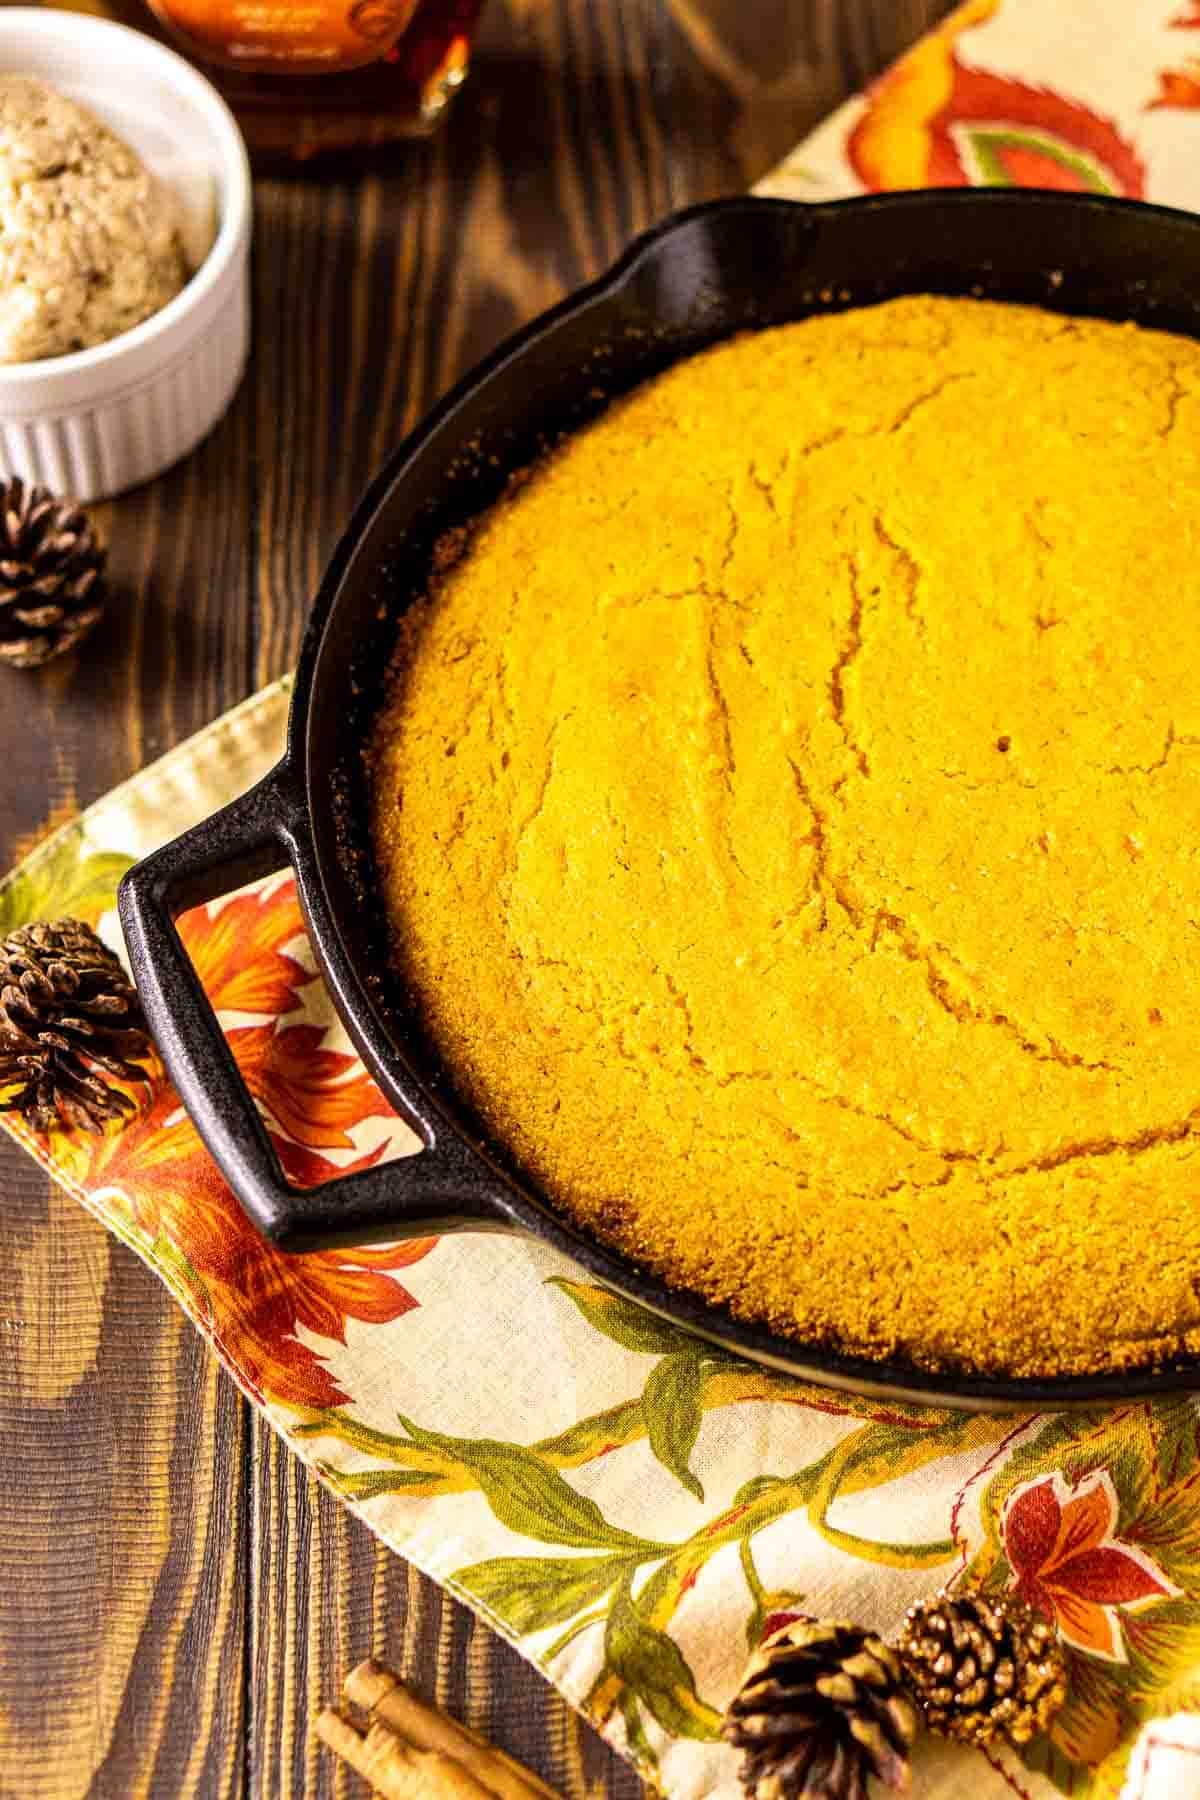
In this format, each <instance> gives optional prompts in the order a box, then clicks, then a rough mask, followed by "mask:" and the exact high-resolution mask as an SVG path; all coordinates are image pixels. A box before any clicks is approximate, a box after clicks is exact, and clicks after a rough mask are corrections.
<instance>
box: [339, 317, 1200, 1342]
mask: <svg viewBox="0 0 1200 1800" xmlns="http://www.w3.org/2000/svg"><path fill="white" fill-rule="evenodd" d="M1198 493H1200V345H1197V344H1195V343H1192V342H1191V341H1189V340H1186V339H1178V338H1173V337H1169V336H1166V335H1164V334H1160V333H1154V332H1150V331H1145V330H1140V329H1137V328H1135V327H1133V326H1124V325H1113V324H1109V323H1106V322H1101V321H1091V320H1080V319H1069V318H1063V317H1061V316H1056V315H1051V314H1048V313H1042V312H1039V311H1036V310H1033V309H1026V308H1018V307H1005V306H998V305H992V304H988V303H985V302H980V301H970V300H947V299H934V298H922V297H918V298H909V299H902V300H896V301H892V302H889V303H887V304H885V305H882V306H879V307H875V308H871V309H868V310H863V311H857V312H849V313H845V314H842V315H839V316H836V317H822V318H814V319H810V320H806V321H804V322H802V323H799V324H796V325H792V326H785V327H782V328H779V329H775V330H770V331H764V332H761V333H758V334H756V335H753V336H748V337H743V338H740V339H737V340H735V341H733V342H730V343H728V344H725V345H722V346H719V347H718V348H716V349H714V350H711V351H708V352H706V353H704V354H703V355H701V356H698V357H696V358H693V359H692V360H690V361H688V362H687V363H684V364H681V365H679V366H678V367H676V368H674V369H672V370H670V371H669V372H668V373H666V374H665V375H663V376H661V377H659V378H658V379H657V380H655V381H653V382H651V383H649V384H648V385H647V386H645V387H643V388H641V389H639V390H638V391H636V392H635V393H634V394H632V395H631V396H630V397H628V398H627V399H625V400H623V401H621V402H619V403H617V404H615V405H614V406H612V407H611V408H610V409H609V410H608V411H607V412H606V413H605V414H604V416H603V417H602V418H601V419H600V420H599V421H598V422H596V423H595V424H593V425H592V426H590V427H589V428H588V429H586V430H585V431H582V432H580V433H579V434H577V435H576V436H574V437H573V438H571V439H570V440H568V441H567V442H566V443H565V444H564V445H563V446H562V447H561V448H560V449H559V450H557V451H556V452H555V453H553V454H552V455H551V456H549V457H548V458H546V459H545V461H544V462H543V463H542V464H541V465H540V466H539V467H538V468H536V469H535V470H534V471H533V472H532V473H530V474H529V475H528V476H527V477H526V478H525V479H523V480H522V481H521V483H520V484H519V485H517V486H516V487H515V488H514V490H513V492H512V494H511V495H510V496H509V497H508V498H507V499H506V500H504V501H503V502H502V503H501V504H499V505H498V506H496V507H495V508H494V509H493V510H492V511H491V512H490V513H488V514H487V515H486V516H485V517H484V518H483V519H482V520H481V521H480V522H479V524H478V526H477V528H476V530H475V533H474V536H473V538H472V540H471V542H470V543H469V545H468V546H467V548H466V550H465V553H464V554H463V555H462V556H461V558H460V559H459V560H458V561H457V562H456V563H454V565H453V566H452V567H450V568H449V569H447V570H446V571H445V572H444V573H443V574H442V575H441V576H440V577H439V579H438V580H437V582H436V583H435V585H434V589H433V591H432V592H431V593H430V595H429V597H428V598H427V600H426V601H424V602H423V603H422V604H420V605H419V606H418V607H416V608H415V609H414V610H413V611H412V612H411V613H410V614H409V615H408V618H407V619H406V621H405V626H404V629H403V631H402V641H401V644H400V646H399V649H398V652H397V657H396V663H395V668H394V671H393V674H392V677H391V681H390V684H389V689H388V695H387V698H386V701H385V704H384V706H383V708H382V709H381V712H380V714H379V717H378V720H377V723H376V726H375V729H374V733H373V738H372V742H371V745H370V748H369V751H368V767H369V776H370V785H371V808H372V832H373V839H374V845H375V851H376V859H377V866H378V873H379V878H380V880H381V882H382V884H383V893H384V896H385V900H386V905H387V910H388V915H389V918H390V921H391V924H392V928H393V934H394V954H395V959H396V963H397V967H398V969H399V970H400V972H401V974H402V975H403V977H404V979H405V981H406V982H407V984H408V985H409V987H410V989H411V990H412V991H413V992H414V994H415V996H416V998H417V1000H418V1002H419V1004H420V1006H421V1008H422V1009H423V1012H424V1016H425V1017H426V1019H427V1021H428V1026H429V1029H430V1031H431V1034H432V1036H433V1038H434V1040H435V1042H436V1043H437V1044H438V1046H439V1047H440V1049H441V1051H442V1053H443V1054H444V1056H445V1058H446V1060H447V1062H448V1064H449V1065H450V1067H451V1068H453V1069H454V1070H455V1071H456V1073H457V1075H458V1078H459V1079H460V1081H461V1083H462V1085H463V1087H464V1089H465V1091H466V1092H467V1093H468V1094H469V1095H470V1097H471V1099H472V1100H473V1102H474V1103H475V1105H476V1106H477V1107H478V1109H479V1111H480V1113H481V1115H482V1116H483V1117H484V1119H485V1120H486V1121H487V1122H488V1124H489V1126H490V1128H491V1129H493V1130H494V1132H495V1133H496V1135H497V1137H498V1138H499V1139H501V1140H502V1141H503V1142H505V1143H506V1144H507V1145H508V1146H509V1147H510V1148H511V1150H512V1151H513V1152H514V1153H515V1154H516V1156H517V1157H518V1158H519V1159H520V1160H521V1162H522V1163H523V1165H524V1166H525V1167H526V1169H527V1170H528V1171H529V1172H530V1174H531V1175H532V1177H533V1178H534V1179H535V1180H537V1181H538V1182H539V1183H540V1184H541V1185H542V1186H543V1188H544V1189H545V1191H546V1192H547V1193H548V1194H549V1195H550V1196H551V1197H552V1198H553V1199H554V1201H555V1203H556V1204H557V1205H559V1206H560V1207H561V1208H562V1210H563V1211H564V1212H565V1213H567V1214H569V1215H571V1216H572V1217H573V1218H574V1219H575V1220H577V1221H578V1222H579V1223H580V1224H581V1225H582V1226H584V1227H585V1228H586V1229H588V1230H589V1231H590V1232H592V1233H594V1234H595V1235H596V1236H598V1237H600V1238H602V1239H604V1240H605V1241H607V1242H608V1243H610V1244H614V1245H616V1246H617V1247H619V1248H620V1249H621V1250H623V1251H625V1252H626V1253H628V1254H629V1255H631V1256H632V1257H634V1258H635V1259H636V1260H637V1261H638V1262H640V1263H641V1264H643V1265H644V1266H646V1267H647V1268H649V1269H652V1270H653V1271H655V1272H656V1273H657V1274H658V1275H660V1276H662V1277H664V1278H665V1279H666V1280H667V1281H669V1282H670V1283H672V1284H674V1285H676V1286H679V1287H683V1288H688V1289H692V1290H694V1291H696V1292H698V1293H701V1294H703V1295H705V1296H706V1297H707V1298H709V1299H710V1300H712V1301H715V1302H717V1303H720V1304H723V1305H726V1306H728V1307H729V1308H730V1309H731V1310H732V1311H733V1312H734V1313H735V1314H736V1315H737V1316H739V1317H741V1318H747V1319H756V1320H759V1321H763V1322H766V1323H769V1324H770V1325H772V1326H773V1327H775V1328H776V1329H777V1330H780V1331H782V1332H785V1333H788V1334H791V1335H794V1336H798V1337H801V1338H806V1339H810V1340H820V1341H824V1342H828V1343H832V1344H836V1345H839V1346H841V1347H843V1348H846V1349H850V1350H854V1351H857V1352H860V1353H865V1354H867V1355H869V1356H877V1357H882V1356H886V1355H892V1354H895V1353H897V1352H899V1353H903V1354H905V1355H907V1356H909V1357H911V1358H913V1359H915V1360H917V1361H919V1362H921V1363H924V1364H926V1365H928V1366H970V1367H974V1368H978V1369H986V1370H995V1371H1005V1372H1008V1373H1013V1374H1029V1375H1034V1374H1036V1375H1048V1374H1055V1373H1064V1372H1069V1371H1096V1370H1101V1369H1106V1368H1120V1367H1127V1366H1130V1365H1133V1364H1143V1363H1146V1362H1149V1361H1152V1360H1154V1359H1155V1358H1156V1357H1161V1356H1163V1355H1166V1354H1169V1353H1171V1352H1174V1351H1178V1350H1180V1349H1188V1350H1196V1349H1198V1348H1200V1207H1198V1206H1197V1204H1196V1198H1195V1173H1196V1169H1197V1167H1198V1166H1200V1165H1197V1164H1196V1162H1195V1155H1196V1149H1197V1144H1198V1142H1200V1039H1198V1036H1197V1030H1196V1026H1195V1021H1194V1016H1193V1014H1194V1006H1195V994H1196V990H1197V983H1198V979H1200V866H1198V859H1200V630H1198V629H1197V619H1198V613H1197V605H1196V602H1195V599H1194V597H1193V596H1192V593H1191V579H1192V576H1193V573H1194V571H1195V569H1196V568H1197V566H1198V563H1200V513H1198V510H1197V505H1196V500H1197V494H1198Z"/></svg>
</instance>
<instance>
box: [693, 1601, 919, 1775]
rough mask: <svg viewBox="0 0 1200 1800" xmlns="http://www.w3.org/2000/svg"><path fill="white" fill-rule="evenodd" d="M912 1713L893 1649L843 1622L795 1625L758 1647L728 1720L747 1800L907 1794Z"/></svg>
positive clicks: (728, 1738) (728, 1735) (725, 1732)
mask: <svg viewBox="0 0 1200 1800" xmlns="http://www.w3.org/2000/svg"><path fill="white" fill-rule="evenodd" d="M916 1730H917V1714H916V1710H915V1708H914V1707H913V1704H912V1702H911V1701H910V1700H909V1698H908V1696H907V1695H906V1694H905V1692H904V1689H903V1686H902V1676H901V1672H900V1664H899V1661H898V1659H897V1657H896V1653H895V1651H894V1650H889V1649H888V1647H887V1645H886V1644H885V1643H883V1641H882V1640H881V1639H880V1638H877V1637H875V1636H874V1635H873V1634H872V1633H871V1632H869V1631H863V1630H861V1629H860V1628H859V1627H858V1626H857V1625H849V1624H847V1623H845V1622H844V1621H842V1620H816V1619H806V1618H800V1619H796V1620H794V1621H793V1622H792V1623H791V1624H790V1625H785V1626H784V1627H783V1629H782V1630H781V1631H777V1632H775V1633H774V1634H773V1635H772V1636H771V1637H769V1638H767V1639H766V1641H765V1642H764V1643H762V1644H760V1645H759V1647H758V1649H757V1650H756V1651H755V1653H754V1655H753V1656H752V1657H751V1659H750V1662H749V1665H748V1667H747V1669H746V1673H745V1675H744V1676H743V1677H742V1685H741V1687H740V1688H739V1690H738V1692H737V1694H736V1695H735V1697H734V1699H733V1702H732V1704H731V1706H730V1708H729V1711H728V1713H727V1714H726V1715H725V1724H724V1730H723V1735H724V1737H725V1739H726V1741H727V1742H728V1743H730V1744H735V1745H736V1746H737V1747H738V1748H739V1749H740V1750H744V1751H745V1752H746V1755H745V1757H744V1758H743V1760H742V1766H741V1779H742V1785H743V1787H745V1789H746V1791H747V1793H749V1794H750V1795H752V1796H753V1800H866V1794H867V1782H868V1779H869V1777H871V1776H872V1775H874V1776H875V1777H876V1779H877V1780H879V1781H881V1782H882V1783H883V1784H884V1786H885V1787H889V1788H892V1789H893V1790H894V1791H897V1792H903V1791H905V1790H906V1789H907V1787H908V1784H909V1780H910V1778H911V1769H910V1766H909V1760H908V1755H909V1750H910V1749H911V1747H912V1741H913V1738H914V1737H915V1736H916Z"/></svg>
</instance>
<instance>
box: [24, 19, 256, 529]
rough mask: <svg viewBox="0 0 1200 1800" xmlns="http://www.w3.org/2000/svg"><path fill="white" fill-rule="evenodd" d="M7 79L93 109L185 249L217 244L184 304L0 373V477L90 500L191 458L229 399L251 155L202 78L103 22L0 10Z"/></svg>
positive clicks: (239, 360)
mask: <svg viewBox="0 0 1200 1800" xmlns="http://www.w3.org/2000/svg"><path fill="white" fill-rule="evenodd" d="M0 74H5V75H32V76H36V77H37V78H38V79H40V80H42V81H48V82H49V83H50V85H51V86H52V87H55V88H57V89H58V90H59V91H60V92H61V93H64V94H67V95H69V96H70V98H71V99H73V100H78V101H79V102H80V103H81V104H83V105H85V106H88V107H90V108H91V110H92V111H93V112H94V113H95V114H96V115H97V117H98V118H100V119H102V120H103V121H104V122H105V124H107V125H110V126H112V128H113V129H114V130H115V131H117V132H119V133H120V135H121V136H122V137H123V138H124V139H125V140H126V142H127V143H129V144H131V145H132V147H133V148H134V149H135V150H136V151H137V152H138V153H139V155H140V156H142V158H143V159H144V160H145V161H146V162H147V163H148V164H149V166H150V167H151V168H152V169H153V170H154V171H155V173H156V174H159V175H161V176H162V177H163V179H164V180H167V181H169V182H171V184H172V185H173V186H175V187H176V188H177V189H178V190H179V192H180V193H181V195H182V197H183V199H184V203H185V207H186V208H187V209H188V211H189V213H190V215H191V216H190V220H189V224H190V229H191V233H192V235H193V237H198V238H199V240H200V242H201V244H203V243H204V241H205V239H206V238H207V241H208V242H209V243H211V248H209V249H208V251H207V254H206V255H205V256H204V260H203V261H202V262H201V264H200V266H199V268H198V269H197V271H196V273H195V274H194V275H193V276H192V279H191V280H190V281H189V282H188V284H187V286H186V287H185V288H184V290H183V292H182V293H180V294H177V295H176V296H175V298H174V300H172V301H171V302H170V304H169V305H167V306H164V307H163V309H162V311H161V312H158V313H155V314H154V315H153V317H152V318H149V319H146V320H144V321H143V323H142V324H141V325H137V326H135V327H134V329H133V330H132V331H126V332H122V334H121V336H120V337H116V338H112V339H111V340H110V341H109V342H108V343H107V344H97V345H96V346H95V348H93V349H91V350H76V351H73V352H72V353H71V354H70V355H69V356H52V357H46V358H45V359H44V360H43V361H41V362H26V363H9V364H6V365H0V474H3V475H21V476H24V477H25V478H26V479H27V480H30V481H38V482H44V483H45V484H46V486H47V487H50V488H53V489H54V490H55V492H56V493H59V494H64V495H73V496H74V497H75V498H76V499H78V500H97V499H101V498H104V497H106V496H107V495H110V494H119V493H120V492H121V491H122V490H123V489H125V488H129V487H133V486H135V484H136V483H137V482H139V481H146V480H148V479H149V477H150V476H152V475H157V474H159V473H160V471H161V470H163V469H165V468H167V467H168V466H169V465H170V464H171V463H173V462H177V461H178V460H179V458H180V457H181V456H184V455H186V453H187V452H188V451H189V450H191V449H193V448H194V447H195V445H196V444H198V443H199V442H200V440H201V438H203V437H204V436H206V434H207V433H208V432H209V431H211V430H212V428H213V426H214V425H215V424H216V423H217V421H218V419H219V418H220V417H221V416H222V414H223V413H224V412H225V410H226V408H227V407H228V405H229V402H230V401H231V400H232V398H233V396H234V393H235V391H236V389H237V385H238V382H239V380H240V379H241V375H242V370H243V368H244V367H245V362H246V351H247V347H248V343H249V294H248V261H249V249H250V215H251V196H250V169H249V164H248V162H247V158H246V147H245V144H244V143H243V142H242V137H241V133H240V132H239V131H238V128H237V126H236V124H235V123H234V120H233V115H232V114H231V112H230V111H229V108H228V107H227V106H226V104H225V102H224V101H223V100H222V99H221V97H220V95H219V94H218V93H217V91H216V89H215V88H214V87H213V86H212V85H211V83H210V82H208V81H206V80H205V79H204V77H203V75H201V74H199V73H198V72H197V71H196V70H195V69H193V68H192V67H191V65H190V64H189V63H186V62H185V61H184V60H183V58H182V57H181V56H176V54H175V52H174V51H173V50H167V49H165V48H164V47H163V45H161V44H158V43H156V42H155V41H154V39H153V38H149V37H145V36H143V34H142V33H141V32H140V31H131V30H129V28H128V27H127V26H124V25H116V24H113V23H111V22H110V21H108V20H107V19H95V18H89V17H85V16H82V15H81V14H79V13H67V12H57V11H52V10H48V9H44V8H42V7H7V6H0ZM206 212H207V213H208V214H209V216H210V221H211V222H210V223H208V225H207V229H206V222H205V219H204V217H203V215H204V214H205V213H206ZM214 225H215V238H214V237H213V227H214Z"/></svg>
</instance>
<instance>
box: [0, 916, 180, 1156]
mask: <svg viewBox="0 0 1200 1800" xmlns="http://www.w3.org/2000/svg"><path fill="white" fill-rule="evenodd" d="M149 1051H150V1038H149V1035H148V1033H147V1031H146V1028H145V1022H144V1020H143V1018H142V1009H141V1004H140V1002H139V1000H138V997H137V990H136V989H135V988H134V987H133V986H132V985H131V983H130V981H129V978H128V977H127V975H126V974H125V971H124V969H123V968H122V967H121V965H120V963H119V962H118V961H117V958H116V957H115V956H114V955H113V953H112V951H111V950H110V949H108V947H107V946H106V945H105V944H102V943H101V941H100V939H99V938H98V937H97V936H96V934H95V932H94V931H93V930H92V929H91V927H90V926H88V925H85V924H83V923H82V921H81V920H79V919H57V920H55V921H54V922H53V923H47V924H38V925H23V926H21V928H20V929H19V930H17V931H13V932H10V933H9V935H8V936H7V937H6V938H3V939H0V1112H19V1113H21V1114H22V1115H23V1116H24V1117H25V1118H26V1119H28V1120H29V1122H30V1124H31V1125H33V1126H34V1127H35V1128H36V1129H37V1130H38V1131H49V1130H50V1128H51V1126H52V1125H54V1124H55V1123H56V1122H57V1120H58V1118H59V1116H60V1115H61V1116H62V1118H63V1119H65V1120H66V1122H67V1124H68V1125H79V1126H81V1127H82V1128H83V1129H84V1130H85V1131H103V1130H104V1126H105V1123H106V1121H107V1120H109V1119H119V1118H122V1117H124V1116H125V1115H126V1114H128V1113H132V1112H134V1111H135V1110H136V1108H135V1106H134V1103H133V1101H132V1100H131V1099H130V1098H129V1095H128V1094H126V1093H123V1092H122V1090H121V1089H120V1088H115V1087H113V1086H112V1085H111V1084H110V1083H109V1082H107V1081H103V1080H101V1078H100V1076H99V1074H97V1072H96V1071H97V1070H100V1069H103V1070H105V1071H107V1073H108V1074H110V1075H117V1076H119V1077H120V1078H121V1079H122V1080H124V1081H137V1080H140V1081H145V1080H146V1078H147V1077H146V1072H145V1070H144V1069H139V1068H138V1067H137V1066H136V1060H135V1059H137V1058H141V1057H145V1056H146V1055H148V1054H149Z"/></svg>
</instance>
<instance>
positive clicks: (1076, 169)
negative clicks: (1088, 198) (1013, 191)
mask: <svg viewBox="0 0 1200 1800" xmlns="http://www.w3.org/2000/svg"><path fill="white" fill-rule="evenodd" d="M963 139H964V142H965V145H966V148H967V150H968V153H969V154H970V155H971V156H973V158H974V161H975V165H976V168H977V170H978V173H979V177H980V182H981V185H982V186H984V187H1012V186H1017V187H1027V186H1029V182H1028V180H1025V181H1022V180H1021V178H1020V174H1019V169H1020V168H1022V167H1023V168H1028V167H1029V164H1030V163H1032V164H1033V165H1034V167H1035V168H1037V169H1038V170H1039V171H1040V172H1041V173H1042V174H1043V175H1044V176H1048V177H1051V178H1052V177H1054V176H1055V175H1058V176H1060V177H1061V176H1064V175H1065V176H1066V177H1068V180H1069V183H1070V185H1071V186H1074V185H1075V184H1076V183H1078V184H1079V186H1080V187H1082V188H1083V189H1085V190H1086V191H1087V192H1089V193H1092V194H1114V193H1116V192H1117V191H1118V190H1117V188H1116V187H1115V186H1114V185H1113V183H1112V181H1111V180H1110V179H1109V178H1108V177H1107V175H1106V174H1105V171H1104V169H1103V167H1102V166H1101V164H1100V163H1099V161H1098V160H1097V159H1096V158H1095V157H1092V156H1088V155H1087V154H1086V152H1085V151H1082V150H1079V149H1077V148H1076V147H1075V146H1074V145H1073V144H1066V143H1064V142H1063V141H1062V139H1061V138H1058V137H1054V136H1051V134H1050V133H1049V132H1045V131H1034V130H1030V129H1028V128H1027V129H1025V130H1020V129H1019V128H1015V127H1011V126H1004V127H1001V128H1000V129H998V130H997V129H996V128H994V127H988V126H979V125H974V126H972V125H968V126H966V127H964V128H963ZM1014 163H1015V164H1016V165H1017V166H1015V167H1014Z"/></svg>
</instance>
